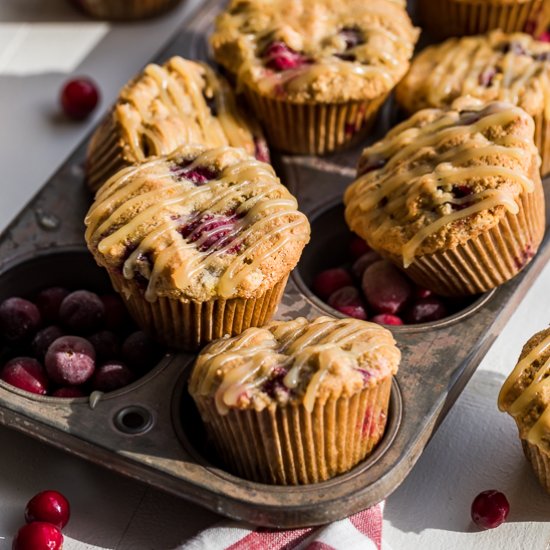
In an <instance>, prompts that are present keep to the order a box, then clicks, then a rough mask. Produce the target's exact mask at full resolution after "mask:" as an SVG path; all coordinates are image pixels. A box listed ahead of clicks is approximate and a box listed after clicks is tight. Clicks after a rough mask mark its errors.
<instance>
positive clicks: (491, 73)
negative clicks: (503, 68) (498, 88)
mask: <svg viewBox="0 0 550 550" xmlns="http://www.w3.org/2000/svg"><path fill="white" fill-rule="evenodd" d="M496 74H497V70H496V69H495V68H494V67H488V68H486V69H484V70H483V71H481V73H479V78H478V81H479V85H480V86H485V87H486V88H488V87H489V86H490V85H491V84H492V83H493V78H495V76H496Z"/></svg>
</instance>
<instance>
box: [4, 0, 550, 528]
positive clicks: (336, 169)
mask: <svg viewBox="0 0 550 550" xmlns="http://www.w3.org/2000/svg"><path fill="white" fill-rule="evenodd" d="M219 5H220V2H219V1H218V0H212V1H209V2H205V3H204V4H203V6H202V7H201V8H200V10H199V12H198V13H196V14H195V15H194V17H193V18H192V19H191V20H190V21H188V22H187V25H186V28H187V29H189V30H183V31H182V32H180V33H179V34H178V36H177V37H176V39H175V40H174V41H173V42H172V43H171V44H170V45H169V47H168V48H167V49H166V50H165V51H164V52H163V53H162V55H160V56H159V57H158V59H159V60H162V59H165V58H166V57H168V56H169V55H173V54H180V55H183V56H187V57H190V58H205V57H207V48H206V42H205V40H204V36H205V32H206V31H207V29H208V26H209V24H210V23H211V21H212V19H213V16H214V15H215V12H216V11H217V10H219ZM392 112H393V110H392V109H391V106H388V107H387V108H386V109H385V110H384V112H383V113H382V114H381V117H380V120H379V122H378V125H377V128H378V130H377V133H378V135H380V134H383V133H384V131H385V130H386V129H387V128H388V127H389V125H390V123H391V121H390V118H391V117H392V116H393V115H392ZM359 153H360V147H357V148H356V149H355V150H352V151H347V152H345V153H341V154H335V155H332V156H330V157H325V158H323V159H318V158H313V157H291V156H283V157H279V158H276V159H275V161H276V162H275V163H276V167H277V170H278V173H279V175H280V176H281V178H282V180H283V181H284V182H285V183H286V184H287V185H288V186H289V187H290V189H291V190H292V192H293V193H294V194H295V195H297V196H298V198H299V202H300V205H301V209H302V210H303V211H305V212H306V213H307V214H308V216H309V218H310V220H311V223H312V240H311V243H310V244H309V245H308V246H307V247H306V250H305V251H304V255H303V257H302V260H301V262H300V264H299V266H298V268H297V269H296V270H295V271H294V272H293V274H292V276H291V278H290V280H289V283H288V286H287V289H286V292H285V295H284V299H283V303H282V305H281V306H280V308H279V312H278V315H277V316H278V318H283V319H285V318H293V317H297V316H300V315H304V316H308V317H315V316H317V315H319V314H329V315H330V314H333V315H338V314H337V313H336V312H335V311H334V310H332V309H331V308H330V307H328V306H326V305H324V304H323V303H322V302H321V301H320V300H318V299H317V298H316V297H315V296H313V295H312V293H311V292H310V291H309V290H308V286H307V284H308V282H310V280H311V278H312V276H313V274H314V273H316V272H317V271H318V270H319V269H322V268H324V267H328V266H329V265H331V266H332V265H335V264H336V263H338V256H339V255H341V254H342V251H341V249H342V246H341V243H342V237H343V235H344V234H345V232H346V228H345V225H344V222H343V219H342V206H341V203H340V201H341V196H342V192H343V189H344V188H345V186H346V185H347V184H348V183H349V182H350V180H351V179H352V177H353V175H354V168H353V167H354V165H355V163H356V160H357V158H358V156H359ZM84 154H85V144H82V145H81V146H80V147H79V148H78V149H77V150H76V152H75V153H74V154H73V155H72V156H71V157H70V158H69V160H68V161H67V162H66V163H65V164H64V165H63V166H62V167H61V169H60V170H59V171H58V172H57V173H56V174H55V176H54V177H52V178H51V180H50V181H49V182H48V183H47V184H46V185H45V187H44V188H43V189H42V190H41V191H40V192H39V193H38V195H37V196H36V197H35V198H34V199H33V200H32V201H31V202H30V203H29V205H28V206H27V207H26V208H25V209H24V210H23V211H22V212H21V213H20V214H19V216H18V217H17V218H16V219H15V221H14V222H13V223H12V224H11V225H10V226H9V228H8V229H7V230H6V231H5V232H4V233H3V234H2V236H1V237H0V258H1V264H0V299H4V298H6V297H8V296H13V295H25V294H27V293H30V292H32V291H34V290H36V289H38V288H43V287H46V286H48V285H58V284H66V285H70V286H72V287H75V286H83V287H87V288H97V289H98V290H100V289H101V288H108V286H109V283H108V281H107V278H106V276H105V274H104V273H103V271H102V270H100V269H99V268H98V267H97V266H96V265H95V263H94V261H93V259H92V258H91V256H90V255H89V254H88V252H87V251H86V249H85V246H84V242H83V229H84V227H83V221H82V220H83V218H84V215H85V213H86V211H87V209H88V206H89V204H90V200H91V197H90V195H89V193H88V191H87V190H86V189H85V188H84V185H83V183H82V180H83V172H82V162H83V158H84ZM549 255H550V246H549V243H548V238H546V239H545V240H544V242H543V245H542V247H541V249H540V251H539V253H538V255H537V256H536V258H535V259H534V260H533V262H532V263H531V265H530V266H529V268H528V269H526V270H525V272H524V273H522V274H521V275H520V276H518V277H516V278H515V279H514V280H513V281H511V282H509V283H508V284H506V285H504V286H503V287H501V288H499V289H497V290H496V291H493V292H492V293H489V294H487V295H485V296H483V297H481V298H480V299H478V300H477V301H476V302H474V303H473V304H472V305H471V306H469V307H468V308H467V309H466V310H463V311H461V312H459V313H458V314H455V315H453V316H452V317H449V318H447V319H444V320H442V321H439V322H437V323H432V324H427V325H417V326H407V327H397V328H396V329H395V330H394V331H393V332H394V334H395V337H396V339H397V341H398V344H399V347H400V348H401V350H402V353H403V360H402V364H401V368H400V370H399V373H398V375H397V380H396V381H395V383H394V385H393V391H392V396H391V403H390V415H389V423H388V427H387V431H386V434H385V436H384V438H383V440H382V442H381V443H380V445H379V446H378V448H377V449H376V450H375V452H374V453H373V454H372V455H371V456H370V457H369V458H368V459H367V460H365V461H364V462H363V463H362V464H360V465H358V466H357V467H356V468H354V469H353V470H352V471H350V472H349V473H347V474H344V475H341V476H339V477H337V478H335V479H332V480H330V481H327V482H323V483H319V484H313V485H308V486H300V487H282V486H267V485H262V484H258V483H252V482H250V481H246V480H243V479H241V478H238V477H235V476H233V475H231V474H230V473H228V472H227V471H225V470H224V469H223V467H221V466H220V465H219V464H218V463H217V461H216V457H213V456H212V455H211V454H210V453H209V450H208V448H207V446H206V445H205V442H204V432H203V431H202V430H201V427H200V421H199V420H198V417H197V413H196V410H195V409H194V407H193V404H192V400H191V399H190V398H189V396H188V394H187V392H186V379H187V376H188V373H189V367H190V366H191V364H192V361H193V358H194V357H193V355H189V354H172V353H169V354H167V355H166V356H165V357H164V359H163V360H162V361H161V362H160V363H159V364H158V365H156V366H155V367H154V368H153V369H152V370H151V372H150V373H149V374H148V375H146V376H145V377H144V378H142V379H140V380H138V381H137V382H135V383H134V384H132V385H130V386H128V387H126V388H124V389H122V390H119V391H116V392H112V393H110V394H106V395H103V396H102V397H101V398H100V399H99V400H97V401H96V400H93V401H92V402H90V400H88V399H86V398H79V399H67V400H61V399H55V398H49V397H34V396H30V395H29V394H27V393H25V392H22V391H19V390H17V389H15V388H13V387H11V386H9V385H7V384H5V383H3V382H0V422H2V424H4V425H6V426H9V427H12V428H15V429H17V430H20V431H22V432H25V433H27V434H29V435H31V436H33V437H36V438H37V439H40V440H42V441H45V442H48V443H50V444H53V445H55V446H57V447H60V448H63V449H65V450H67V451H69V452H71V453H74V454H76V455H79V456H81V457H84V458H86V459H88V460H91V461H93V462H95V463H98V464H102V465H104V466H106V467H107V468H109V469H112V470H115V471H117V472H120V473H122V474H125V475H128V476H131V477H134V478H136V479H139V480H141V481H143V482H145V483H148V484H151V485H153V486H155V487H158V488H161V489H164V490H166V491H169V492H171V493H174V494H176V495H179V496H182V497H184V498H186V499H189V500H191V501H193V502H196V503H198V504H201V505H203V506H205V507H207V508H210V509H211V510H214V511H216V512H218V513H220V514H223V515H226V516H230V517H233V518H240V519H244V520H247V521H250V522H252V523H254V524H259V525H264V526H274V527H298V526H305V525H314V524H322V523H326V522H329V521H332V520H336V519H339V518H342V517H344V516H347V515H349V514H351V513H353V512H357V511H359V510H361V509H363V508H365V507H367V506H369V505H371V504H374V503H376V502H378V501H379V500H381V499H383V498H384V497H386V496H387V495H389V494H390V493H391V492H392V491H393V490H394V489H395V488H396V487H397V486H398V485H399V484H400V483H401V482H402V481H403V479H404V478H405V476H406V475H407V473H408V472H409V471H410V469H411V468H412V466H413V464H414V463H415V461H416V460H417V459H418V457H419V455H420V453H421V452H422V449H423V448H424V446H425V445H426V443H427V442H428V440H429V438H430V436H431V434H432V433H433V432H434V430H435V429H436V427H437V425H438V423H439V422H440V421H441V419H442V418H443V416H444V415H445V413H446V412H447V411H448V410H449V408H450V406H451V405H452V403H453V402H454V401H455V400H456V398H457V396H458V395H459V393H460V392H461V390H462V389H463V387H464V385H465V384H466V382H467V380H468V379H469V378H470V376H471V375H472V373H473V371H474V370H475V368H476V367H477V365H478V364H479V362H480V361H481V359H482V357H483V356H484V354H485V353H486V351H487V350H488V348H489V346H490V345H491V343H492V342H493V340H494V339H495V337H496V335H497V334H498V333H499V331H500V329H501V327H502V326H503V325H504V323H505V322H506V320H507V319H508V317H509V316H510V314H511V313H512V312H513V311H514V310H515V308H516V307H517V305H518V303H519V302H520V301H521V299H522V297H523V296H524V294H525V293H526V291H527V290H528V288H529V287H530V286H531V285H532V283H533V281H534V280H535V278H536V277H537V275H538V274H539V273H540V271H541V269H542V267H543V266H544V265H545V264H546V262H547V260H548V257H549ZM495 406H496V405H495Z"/></svg>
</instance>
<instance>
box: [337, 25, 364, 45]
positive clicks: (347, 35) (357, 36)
mask: <svg viewBox="0 0 550 550" xmlns="http://www.w3.org/2000/svg"><path fill="white" fill-rule="evenodd" d="M339 34H340V36H341V37H342V38H343V39H344V41H345V43H346V50H349V49H351V48H355V47H356V46H359V45H360V44H364V43H365V37H364V36H363V33H362V32H361V31H360V30H359V29H357V28H356V27H344V28H343V29H341V30H340V33H339Z"/></svg>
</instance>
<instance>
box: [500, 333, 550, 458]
mask: <svg viewBox="0 0 550 550" xmlns="http://www.w3.org/2000/svg"><path fill="white" fill-rule="evenodd" d="M548 375H550V328H547V329H545V330H541V331H540V332H537V334H535V335H534V336H533V337H532V338H531V339H530V340H529V341H528V342H527V343H526V344H525V346H523V350H522V351H521V355H520V357H519V361H518V363H517V365H516V366H515V368H514V370H513V371H512V372H511V374H510V376H508V378H507V379H506V381H505V382H504V385H503V386H502V389H501V390H500V394H499V396H498V408H499V409H500V410H501V411H506V412H508V413H509V414H510V415H512V416H513V417H514V419H515V420H516V422H517V425H518V428H519V431H520V436H521V438H522V439H526V440H527V441H528V442H529V443H532V444H533V445H539V446H542V447H544V448H545V449H546V450H547V451H550V416H549V414H550V413H549V412H548V405H549V404H550V378H549V377H548Z"/></svg>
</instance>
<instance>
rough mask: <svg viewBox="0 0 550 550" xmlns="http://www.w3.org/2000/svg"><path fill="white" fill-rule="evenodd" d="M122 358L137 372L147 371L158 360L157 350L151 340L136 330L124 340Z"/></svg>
mask: <svg viewBox="0 0 550 550" xmlns="http://www.w3.org/2000/svg"><path fill="white" fill-rule="evenodd" d="M122 359H123V360H124V362H125V363H127V364H128V366H129V367H130V368H131V369H132V370H135V371H137V372H147V371H149V370H150V369H151V367H153V366H154V365H155V363H156V362H157V361H158V360H159V350H158V348H157V346H156V345H155V343H154V342H153V340H152V339H151V338H150V337H149V336H147V334H145V332H142V331H141V330H138V331H137V332H134V333H132V334H130V336H128V338H126V340H124V343H123V344H122Z"/></svg>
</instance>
